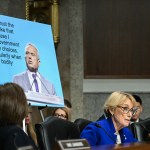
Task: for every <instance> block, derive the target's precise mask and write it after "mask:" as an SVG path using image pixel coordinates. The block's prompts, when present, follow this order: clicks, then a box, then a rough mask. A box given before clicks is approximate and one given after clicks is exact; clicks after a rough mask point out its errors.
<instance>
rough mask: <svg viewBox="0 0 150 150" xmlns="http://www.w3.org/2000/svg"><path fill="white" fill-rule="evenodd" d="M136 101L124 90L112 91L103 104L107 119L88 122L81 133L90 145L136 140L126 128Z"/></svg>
mask: <svg viewBox="0 0 150 150" xmlns="http://www.w3.org/2000/svg"><path fill="white" fill-rule="evenodd" d="M135 105H136V101H135V99H134V98H133V96H132V95H131V94H129V93H125V92H119V91H116V92H113V93H112V94H111V95H110V96H109V97H108V99H107V100H106V102H105V104H104V110H106V111H107V113H109V116H110V117H108V118H107V119H102V120H100V121H96V122H92V123H90V124H88V125H87V126H86V127H85V128H84V129H83V131H82V133H81V135H80V136H81V138H85V139H87V141H88V142H89V144H90V145H91V146H97V145H106V144H121V143H132V142H138V140H137V139H135V138H134V137H133V134H132V132H131V131H130V129H129V128H128V125H129V123H130V119H131V117H132V116H133V115H134V113H136V110H135V109H134V107H135Z"/></svg>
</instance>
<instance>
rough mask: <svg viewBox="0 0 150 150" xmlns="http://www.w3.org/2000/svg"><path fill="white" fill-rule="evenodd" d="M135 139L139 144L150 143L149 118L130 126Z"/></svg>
mask: <svg viewBox="0 0 150 150" xmlns="http://www.w3.org/2000/svg"><path fill="white" fill-rule="evenodd" d="M131 128H132V131H133V134H134V136H135V138H137V139H138V140H139V141H140V142H145V141H150V118H147V119H145V120H142V121H140V122H135V123H132V124H131Z"/></svg>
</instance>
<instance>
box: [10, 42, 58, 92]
mask: <svg viewBox="0 0 150 150" xmlns="http://www.w3.org/2000/svg"><path fill="white" fill-rule="evenodd" d="M25 61H26V66H27V70H26V71H25V72H22V73H20V74H17V75H15V76H14V77H13V82H15V83H17V84H19V85H20V86H21V87H22V88H23V89H24V91H25V92H27V91H34V92H39V93H45V94H50V95H56V91H55V88H54V85H53V84H52V83H51V82H50V81H48V80H47V79H45V78H44V77H43V76H42V75H41V73H39V71H38V69H39V66H40V57H39V54H38V49H37V48H36V46H35V45H34V44H32V43H27V45H26V47H25Z"/></svg>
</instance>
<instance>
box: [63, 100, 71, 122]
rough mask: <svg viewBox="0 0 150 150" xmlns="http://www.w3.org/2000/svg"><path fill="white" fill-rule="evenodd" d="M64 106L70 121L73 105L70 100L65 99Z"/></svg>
mask: <svg viewBox="0 0 150 150" xmlns="http://www.w3.org/2000/svg"><path fill="white" fill-rule="evenodd" d="M64 105H65V107H66V108H67V110H68V115H69V120H70V118H71V112H72V104H71V102H70V101H69V100H68V99H64Z"/></svg>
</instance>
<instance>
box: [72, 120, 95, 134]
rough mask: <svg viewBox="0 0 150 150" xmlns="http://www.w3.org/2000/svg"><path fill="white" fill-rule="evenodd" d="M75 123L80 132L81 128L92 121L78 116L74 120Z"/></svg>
mask: <svg viewBox="0 0 150 150" xmlns="http://www.w3.org/2000/svg"><path fill="white" fill-rule="evenodd" d="M74 123H75V124H77V125H78V126H79V129H80V133H81V132H82V130H83V129H84V128H85V127H86V126H87V125H88V124H89V123H92V121H90V120H87V119H83V118H78V119H76V120H75V121H74Z"/></svg>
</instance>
